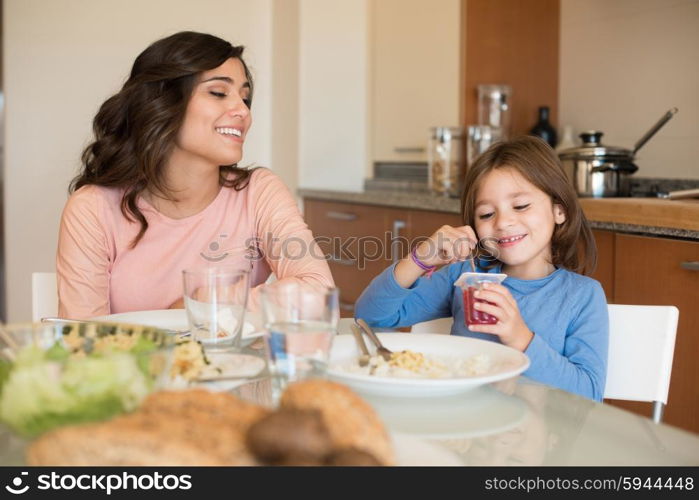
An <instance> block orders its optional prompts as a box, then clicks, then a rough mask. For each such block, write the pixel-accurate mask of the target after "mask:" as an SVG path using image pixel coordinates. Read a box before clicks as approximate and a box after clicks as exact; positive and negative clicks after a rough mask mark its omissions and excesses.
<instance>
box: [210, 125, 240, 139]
mask: <svg viewBox="0 0 699 500" xmlns="http://www.w3.org/2000/svg"><path fill="white" fill-rule="evenodd" d="M216 132H218V133H219V134H223V135H234V136H236V137H240V136H241V135H243V133H242V132H241V131H240V130H238V129H237V128H229V127H217V128H216Z"/></svg>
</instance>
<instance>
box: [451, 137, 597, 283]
mask: <svg viewBox="0 0 699 500" xmlns="http://www.w3.org/2000/svg"><path fill="white" fill-rule="evenodd" d="M498 168H512V169H513V170H516V171H517V172H519V174H520V175H522V177H524V178H525V179H527V180H528V181H529V182H531V183H532V184H533V185H534V186H536V187H537V188H539V189H540V190H541V191H543V192H544V193H546V194H547V195H549V197H550V198H551V201H552V202H553V203H554V204H556V205H561V206H562V207H563V211H564V213H565V216H566V220H565V222H563V223H562V224H558V225H556V227H555V228H554V230H553V236H552V237H551V260H552V264H553V265H554V266H556V267H563V268H565V269H569V270H571V271H575V272H578V273H582V274H590V273H591V272H592V271H593V270H594V268H595V265H596V263H597V247H596V245H595V240H594V237H593V236H592V230H591V229H590V225H589V223H588V221H587V219H586V218H585V214H584V213H583V211H582V207H581V206H580V202H579V201H578V197H577V195H576V193H575V190H574V189H573V186H572V185H571V183H570V181H569V180H568V178H567V177H566V174H565V172H564V171H563V167H562V166H561V163H560V161H559V160H558V156H557V155H556V153H555V152H554V151H553V149H551V147H550V146H549V145H548V144H547V143H546V142H544V141H543V140H541V139H539V138H538V137H532V136H522V137H518V138H516V139H513V140H511V141H506V142H500V143H496V144H493V145H492V146H491V147H490V148H488V149H487V150H486V151H485V152H484V153H483V154H481V155H480V156H479V157H478V158H477V159H476V161H475V162H474V163H473V165H471V166H470V167H469V168H468V170H467V171H466V177H465V179H464V190H463V193H462V195H461V216H462V218H463V221H464V224H466V225H468V226H471V227H472V228H474V229H475V227H476V226H475V206H476V194H477V192H478V189H479V187H480V184H481V182H482V181H483V178H484V177H485V176H486V175H487V174H488V173H489V172H491V171H492V170H495V169H498ZM480 250H481V251H482V252H484V253H485V254H486V256H487V257H489V258H488V259H486V260H491V264H490V265H489V266H486V267H494V266H495V265H496V264H498V263H499V261H497V259H496V257H495V256H493V255H492V254H491V253H489V252H488V248H487V246H483V245H481V247H480Z"/></svg>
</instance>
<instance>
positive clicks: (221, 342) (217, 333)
mask: <svg viewBox="0 0 699 500" xmlns="http://www.w3.org/2000/svg"><path fill="white" fill-rule="evenodd" d="M182 276H183V282H184V304H185V308H186V310H187V318H188V321H189V326H190V329H191V334H192V338H193V339H195V340H198V341H199V342H201V343H202V344H203V345H204V347H205V348H206V349H207V350H214V351H216V350H240V348H241V338H242V333H243V326H244V324H245V306H246V304H247V299H248V290H249V284H250V273H249V271H248V270H241V269H240V268H239V267H236V266H212V267H204V268H198V269H185V270H184V271H182Z"/></svg>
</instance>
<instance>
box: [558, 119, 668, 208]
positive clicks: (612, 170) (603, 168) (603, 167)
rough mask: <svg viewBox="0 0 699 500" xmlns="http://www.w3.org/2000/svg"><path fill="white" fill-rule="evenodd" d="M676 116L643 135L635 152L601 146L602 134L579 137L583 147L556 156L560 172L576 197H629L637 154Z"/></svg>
mask: <svg viewBox="0 0 699 500" xmlns="http://www.w3.org/2000/svg"><path fill="white" fill-rule="evenodd" d="M675 113H677V108H672V109H671V110H669V111H668V112H667V113H665V115H663V117H662V118H661V119H660V120H659V121H658V122H657V123H656V124H655V125H653V127H652V128H651V129H650V130H649V131H648V132H646V133H645V135H644V136H643V137H641V139H639V140H638V142H637V143H636V144H635V146H634V149H633V150H630V149H624V148H617V147H612V146H603V145H602V143H601V142H600V139H601V137H602V135H603V134H602V132H599V131H597V130H590V131H588V132H583V133H582V134H580V138H581V139H582V141H583V145H582V146H581V147H579V148H570V149H564V150H563V151H561V152H559V153H558V156H559V157H560V159H561V163H562V164H563V169H564V170H565V172H566V175H567V176H568V179H569V180H570V181H571V182H572V183H573V187H574V188H575V190H576V191H577V193H578V195H579V196H591V197H594V198H608V197H616V196H630V195H631V179H630V175H631V174H633V173H634V172H636V171H637V170H638V167H637V166H636V164H635V163H634V157H635V155H636V152H637V151H638V150H639V149H640V148H641V146H643V145H644V144H645V143H646V142H647V141H648V139H650V138H651V137H652V136H653V135H655V133H656V132H657V131H658V130H659V129H660V128H661V127H662V126H663V125H665V123H667V121H668V120H669V119H670V118H672V116H673V115H674V114H675Z"/></svg>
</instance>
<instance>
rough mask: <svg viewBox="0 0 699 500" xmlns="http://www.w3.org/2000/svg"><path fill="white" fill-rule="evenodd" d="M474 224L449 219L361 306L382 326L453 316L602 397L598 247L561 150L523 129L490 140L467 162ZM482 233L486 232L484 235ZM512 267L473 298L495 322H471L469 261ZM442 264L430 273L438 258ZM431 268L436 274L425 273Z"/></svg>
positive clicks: (460, 328) (460, 325)
mask: <svg viewBox="0 0 699 500" xmlns="http://www.w3.org/2000/svg"><path fill="white" fill-rule="evenodd" d="M464 182H465V189H464V192H463V196H462V202H461V213H462V217H463V220H464V223H465V225H464V226H462V227H450V226H442V227H441V228H439V229H438V230H437V231H436V232H435V233H434V234H433V235H432V236H430V238H429V239H428V240H425V241H423V242H422V243H420V244H419V245H418V246H416V247H415V248H414V250H413V251H412V252H411V254H410V255H409V256H408V257H406V258H404V259H403V260H401V261H399V262H398V263H397V264H396V265H393V266H391V267H389V268H388V269H386V270H385V271H384V272H383V273H381V274H380V275H379V276H377V277H376V278H375V279H374V280H373V281H372V282H371V284H370V285H369V287H367V289H366V290H364V292H363V293H362V295H361V297H360V298H359V300H358V301H357V304H356V311H355V315H356V317H357V318H363V319H364V320H366V321H367V322H369V323H370V324H372V325H374V326H377V327H400V326H408V325H413V324H415V323H419V322H422V321H427V320H431V319H435V318H441V317H447V316H452V317H453V318H454V325H453V326H452V331H451V333H452V335H461V336H466V337H475V338H481V339H486V340H493V341H499V342H501V343H503V344H505V345H507V346H510V347H512V348H514V349H517V350H519V351H522V352H524V353H525V354H526V355H527V356H528V357H529V359H530V361H531V365H530V367H529V369H528V370H527V371H526V372H525V373H524V375H526V376H528V377H529V378H531V379H533V380H537V381H539V382H543V383H545V384H548V385H552V386H555V387H559V388H561V389H564V390H567V391H570V392H573V393H577V394H580V395H582V396H585V397H588V398H592V399H596V400H598V401H599V400H601V399H602V394H603V391H604V383H605V377H606V371H607V344H608V335H609V326H608V317H607V302H606V298H605V296H604V292H603V290H602V287H601V286H600V284H599V283H598V282H597V281H595V280H593V279H591V278H588V277H585V276H582V275H581V274H578V273H587V272H590V271H591V270H592V268H593V267H594V265H595V261H596V248H595V244H594V240H593V237H592V233H591V231H590V228H589V225H588V223H587V220H586V219H585V216H584V215H583V213H582V209H581V207H580V204H579V203H578V199H577V196H576V194H575V192H574V190H573V188H572V187H571V185H570V184H569V182H568V180H567V178H566V176H565V173H564V172H563V170H562V168H561V165H560V163H559V161H558V159H557V157H556V155H555V153H554V151H553V150H552V149H551V148H550V147H549V146H548V145H547V144H546V143H544V142H543V141H542V140H540V139H538V138H534V137H521V138H518V139H515V140H513V141H509V142H503V143H498V144H495V145H493V146H491V147H490V148H489V149H488V150H487V151H486V152H485V153H483V154H482V155H481V156H480V157H479V158H478V159H477V160H476V161H475V162H474V164H473V165H472V166H471V167H470V168H469V170H468V172H467V174H466V179H465V181H464ZM477 242H478V243H477ZM472 251H477V252H476V253H477V256H478V258H477V259H476V266H477V269H476V270H477V271H479V272H490V273H505V274H507V278H506V279H505V280H504V281H503V282H502V284H500V285H498V284H491V285H486V289H484V290H482V291H480V292H476V297H477V298H478V299H482V300H484V301H487V302H489V304H488V303H485V302H480V301H479V302H476V304H475V308H476V309H477V310H480V311H482V312H484V313H488V314H490V315H492V316H494V317H495V318H496V319H497V323H496V324H492V325H474V326H469V327H467V326H466V325H465V322H464V307H463V299H462V291H461V288H459V287H455V286H454V282H455V281H456V280H457V278H458V277H459V276H460V275H461V273H463V272H466V271H471V264H470V260H468V257H469V256H470V254H471V252H472ZM439 266H444V267H442V268H441V269H440V270H439V271H438V272H436V273H434V275H431V273H432V271H434V270H435V269H436V268H437V267H439ZM425 274H427V276H425Z"/></svg>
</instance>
